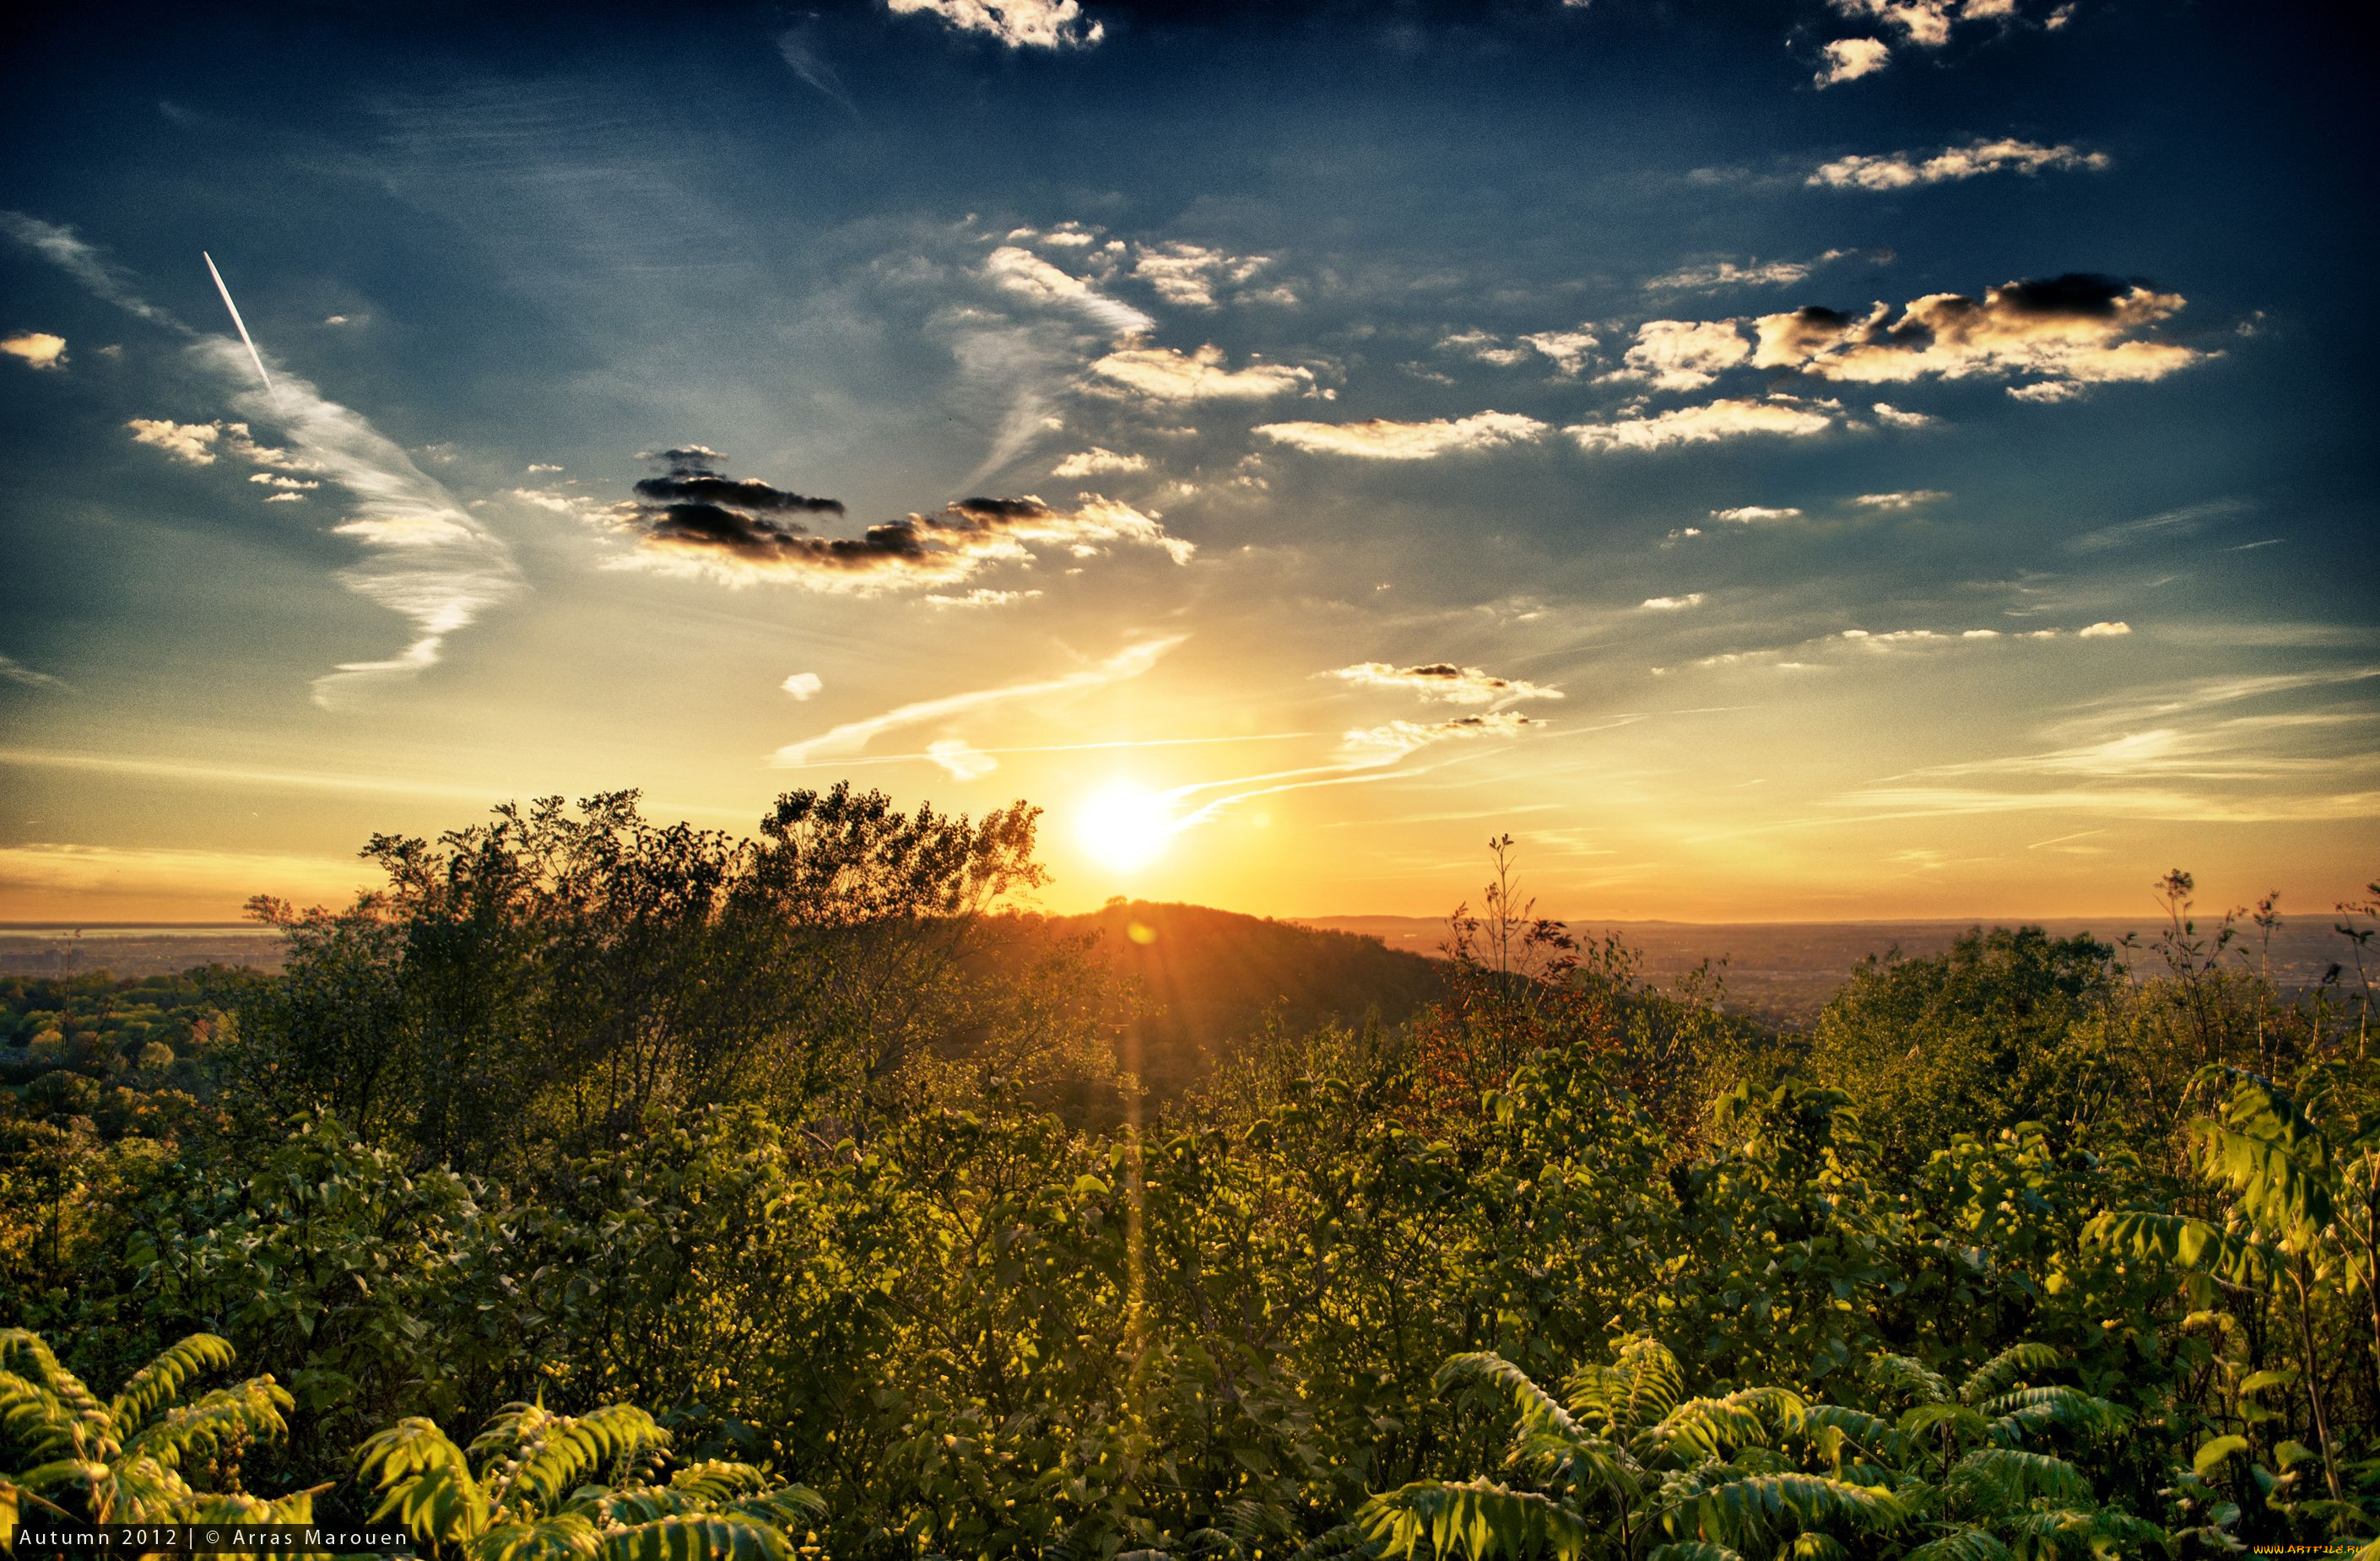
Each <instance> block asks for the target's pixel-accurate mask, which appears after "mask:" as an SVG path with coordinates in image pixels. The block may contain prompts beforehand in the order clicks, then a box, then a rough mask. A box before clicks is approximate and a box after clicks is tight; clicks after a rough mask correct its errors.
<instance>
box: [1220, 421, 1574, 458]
mask: <svg viewBox="0 0 2380 1561" xmlns="http://www.w3.org/2000/svg"><path fill="white" fill-rule="evenodd" d="M1254 431H1255V432H1257V433H1260V434H1262V435H1264V436H1265V437H1266V438H1267V439H1269V440H1272V441H1274V442H1277V443H1281V444H1286V445H1289V446H1290V447H1291V448H1293V449H1296V450H1307V451H1312V452H1315V453H1316V454H1327V455H1354V456H1357V457H1359V458H1361V459H1364V460H1371V461H1427V460H1432V459H1435V458H1436V457H1438V456H1440V455H1453V454H1466V453H1468V452H1471V451H1476V450H1495V449H1500V448H1501V447H1503V446H1505V445H1508V444H1517V443H1522V442H1527V441H1529V440H1534V439H1537V438H1540V437H1542V436H1543V435H1544V434H1545V432H1546V425H1545V424H1543V423H1541V422H1539V421H1537V420H1536V418H1535V417H1522V416H1520V415H1519V414H1517V413H1512V412H1477V413H1474V414H1473V415H1472V416H1470V417H1454V418H1446V417H1440V418H1438V419H1437V420H1436V421H1434V422H1427V423H1397V422H1390V421H1389V420H1388V419H1386V418H1384V417H1372V418H1368V419H1366V420H1365V421H1363V422H1360V423H1259V424H1257V427H1256V429H1255V430H1254Z"/></svg>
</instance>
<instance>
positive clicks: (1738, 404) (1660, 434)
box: [1562, 396, 1834, 451]
mask: <svg viewBox="0 0 2380 1561" xmlns="http://www.w3.org/2000/svg"><path fill="white" fill-rule="evenodd" d="M1833 426H1834V417H1833V415H1832V413H1831V412H1830V411H1828V410H1826V409H1824V408H1822V407H1821V406H1820V405H1817V404H1814V403H1810V402H1804V401H1799V400H1796V399H1794V398H1792V397H1790V396H1789V397H1785V398H1782V399H1777V398H1772V399H1770V400H1767V401H1747V400H1738V399H1729V400H1720V401H1713V402H1709V403H1706V404H1705V405H1701V406H1680V407H1677V408H1675V409H1673V410H1671V411H1668V412H1664V413H1662V414H1661V415H1660V416H1658V417H1623V418H1621V419H1619V420H1617V421H1614V422H1609V423H1573V424H1572V425H1571V426H1570V427H1569V428H1566V429H1564V430H1562V432H1564V433H1566V434H1568V435H1570V436H1571V438H1573V439H1574V440H1576V441H1577V442H1578V445H1579V448H1580V449H1582V450H1589V451H1595V450H1658V449H1661V448H1663V447H1664V446H1667V445H1672V444H1707V443H1710V442H1714V441H1717V440H1722V439H1742V438H1745V437H1747V436H1750V435H1754V434H1773V435H1779V436H1781V437H1785V438H1806V437H1808V436H1809V435H1811V434H1817V433H1824V432H1826V431H1827V430H1828V429H1830V428H1832V427H1833Z"/></svg>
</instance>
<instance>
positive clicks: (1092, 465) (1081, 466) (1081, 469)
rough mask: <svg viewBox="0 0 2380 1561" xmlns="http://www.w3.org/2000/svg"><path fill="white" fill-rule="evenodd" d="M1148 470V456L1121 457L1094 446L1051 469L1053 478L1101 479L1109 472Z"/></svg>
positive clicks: (1076, 453) (1077, 452)
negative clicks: (1100, 477)
mask: <svg viewBox="0 0 2380 1561" xmlns="http://www.w3.org/2000/svg"><path fill="white" fill-rule="evenodd" d="M1147 469H1148V457H1147V456H1146V455H1119V454H1116V453H1115V452H1114V451H1112V450H1108V449H1104V448H1102V447H1100V446H1099V445H1096V444H1094V445H1092V446H1091V447H1090V448H1089V449H1088V450H1078V451H1076V452H1075V454H1071V455H1069V456H1067V457H1066V458H1065V459H1064V460H1062V461H1060V462H1059V463H1058V464H1057V465H1056V466H1052V467H1050V475H1051V476H1052V477H1099V476H1101V475H1103V474H1105V473H1108V472H1145V471H1147Z"/></svg>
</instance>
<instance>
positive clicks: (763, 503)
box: [636, 446, 843, 514]
mask: <svg viewBox="0 0 2380 1561" xmlns="http://www.w3.org/2000/svg"><path fill="white" fill-rule="evenodd" d="M647 458H648V459H651V457H650V456H649V457H647ZM661 459H662V460H664V461H666V462H667V463H668V464H669V469H668V471H666V472H665V473H663V474H662V475H661V476H659V477H649V478H644V479H642V480H641V481H639V482H638V483H637V490H636V491H637V498H638V499H639V500H641V501H643V502H645V503H647V504H652V505H659V506H662V507H670V506H674V505H689V506H691V505H704V506H712V507H717V508H720V509H728V510H736V511H741V512H743V513H745V514H843V501H842V500H840V499H813V498H809V497H807V496H806V495H803V494H800V493H793V492H788V491H787V490H784V489H782V488H774V487H771V486H770V485H769V484H768V483H765V482H762V481H761V480H759V478H748V477H747V478H733V477H728V476H725V475H724V474H722V472H721V471H720V470H719V469H718V467H719V465H720V463H722V462H723V461H725V460H726V457H725V456H724V455H722V454H720V453H719V452H718V451H716V450H707V449H703V448H701V447H699V446H696V447H693V448H690V449H685V450H665V451H663V452H662V455H661Z"/></svg>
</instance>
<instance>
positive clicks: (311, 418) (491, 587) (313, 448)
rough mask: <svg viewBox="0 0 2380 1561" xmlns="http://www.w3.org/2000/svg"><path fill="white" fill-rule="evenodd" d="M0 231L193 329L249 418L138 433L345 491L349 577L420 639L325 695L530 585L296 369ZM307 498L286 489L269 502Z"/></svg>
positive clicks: (14, 232) (136, 430)
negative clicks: (262, 435) (273, 365)
mask: <svg viewBox="0 0 2380 1561" xmlns="http://www.w3.org/2000/svg"><path fill="white" fill-rule="evenodd" d="M0 230H5V231H6V232H7V233H8V235H9V236H12V237H13V238H15V239H16V240H17V241H18V243H19V244H22V245H24V246H25V247H26V248H29V249H30V250H32V251H33V252H34V253H36V254H38V255H41V256H42V257H43V258H45V259H47V260H50V261H52V262H53V263H54V264H55V265H57V266H59V267H60V268H61V269H63V270H64V271H66V272H67V274H69V275H70V276H73V277H74V278H75V279H76V280H77V281H79V282H80V283H81V284H83V286H84V287H85V288H87V289H88V290H89V291H91V293H93V294H94V295H96V296H99V297H101V298H103V299H104V300H106V301H107V302H109V303H113V304H115V305H116V306H117V307H118V308H120V309H125V310H126V311H128V313H130V314H132V315H134V316H136V317H137V318H139V319H141V320H145V321H149V322H150V323H152V324H154V325H158V326H160V327H162V328H164V329H165V330H167V331H170V332H172V333H174V334H176V335H177V336H179V337H181V338H183V339H184V340H185V341H186V342H188V351H189V354H190V358H191V360H192V361H193V362H194V363H196V364H197V365H198V366H199V368H200V371H201V372H202V373H204V374H205V375H206V376H207V377H208V378H209V379H211V380H212V381H214V382H215V383H216V384H218V385H220V386H223V387H225V390H226V392H227V394H228V399H229V400H230V402H231V403H232V405H233V407H234V408H235V410H237V412H239V413H240V414H241V417H240V418H239V419H238V420H236V421H234V420H225V421H222V422H217V423H200V424H187V423H185V424H177V423H174V422H172V421H171V420H169V419H136V420H135V422H134V423H133V425H132V427H133V434H134V438H135V439H136V440H140V442H144V443H151V444H153V445H155V446H156V447H157V448H159V449H162V450H164V451H166V452H167V453H168V454H172V455H174V456H175V457H176V458H177V459H180V460H185V461H188V462H189V463H190V464H191V465H194V466H205V465H209V464H211V463H212V461H213V459H214V450H215V449H216V448H218V447H220V448H222V449H224V450H225V451H226V452H227V453H229V454H234V455H237V456H239V457H240V458H242V459H246V460H249V461H252V462H255V463H256V464H258V465H260V466H265V467H268V468H273V469H280V470H285V471H294V472H303V473H306V474H309V476H310V477H315V478H322V479H324V480H327V481H330V482H332V483H335V484H336V485H337V486H339V487H340V488H342V489H344V490H346V494H347V498H348V504H347V514H346V516H345V518H343V519H342V520H341V521H340V522H339V523H338V524H337V525H336V526H333V527H332V528H331V529H332V530H333V531H334V533H335V534H337V535H339V536H343V537H346V538H350V539H352V540H353V541H355V542H356V543H357V544H358V545H359V546H360V547H362V548H363V549H364V550H365V554H366V556H365V558H364V560H363V562H361V563H357V564H354V565H351V566H350V567H348V568H346V569H342V570H340V571H339V573H338V579H339V582H340V584H342V585H344V586H346V587H347V588H348V589H349V590H351V591H353V592H355V593H356V594H357V595H358V596H361V597H363V598H364V599H367V600H370V601H372V602H375V603H377V604H379V605H380V606H382V607H384V608H386V609H388V610H389V611H392V612H394V613H395V614H397V615H398V616H399V617H401V618H404V619H406V620H407V621H408V622H409V623H411V624H412V626H413V638H412V639H411V640H410V641H408V642H407V644H406V646H405V647H403V648H402V649H400V650H399V651H398V652H397V653H396V654H395V655H394V656H391V657H388V658H385V659H381V660H371V661H346V662H342V663H340V665H339V666H338V667H337V668H336V669H335V670H334V671H333V672H327V673H325V674H323V675H322V676H321V677H319V678H316V679H315V680H314V683H313V696H314V701H315V703H316V704H319V705H324V706H328V705H331V704H333V703H334V702H336V700H337V699H338V698H339V697H340V696H342V695H343V694H345V693H346V691H347V690H349V689H350V688H351V687H352V686H353V685H354V684H357V683H358V682H359V681H363V680H367V679H371V678H377V677H383V676H387V675H391V674H401V673H410V672H420V671H421V670H423V669H424V668H427V667H430V666H433V665H435V664H436V663H437V661H438V659H439V655H440V652H441V650H442V649H443V647H444V645H445V643H446V641H447V639H448V638H449V637H450V636H451V635H455V633H457V632H459V631H460V630H462V629H465V628H468V626H470V624H471V623H474V622H476V621H477V620H478V619H479V617H480V615H481V614H482V613H484V612H486V611H489V610H490V609H491V608H493V607H495V606H497V605H498V604H500V603H502V602H504V601H506V600H509V599H512V598H513V597H515V596H517V595H518V594H519V593H520V592H521V591H522V590H523V589H524V588H525V585H524V582H523V580H522V578H521V574H520V570H519V567H518V566H517V565H516V563H514V562H513V556H512V551H511V549H509V548H508V547H506V546H505V545H504V541H503V540H502V539H501V538H498V537H497V536H496V535H495V534H494V533H493V532H492V531H490V530H489V529H487V527H486V526H482V525H481V524H480V522H479V521H478V520H477V519H475V518H473V516H472V515H471V513H470V512H469V510H468V509H467V508H466V507H465V506H464V505H463V504H462V503H461V502H458V501H457V500H456V499H455V496H454V495H453V494H452V493H450V492H448V491H447V490H446V488H445V486H444V485H443V483H440V482H439V481H437V480H436V479H435V478H431V477H430V476H429V475H428V474H426V473H424V472H423V471H422V470H421V468H420V467H419V466H416V465H415V464H414V461H413V458H412V457H411V456H410V455H407V454H406V453H405V451H404V449H403V448H402V447H401V446H399V445H398V444H397V443H396V442H395V441H394V440H392V439H390V438H388V437H387V436H386V435H385V434H383V433H382V432H381V431H380V430H379V429H377V428H375V427H374V426H373V425H372V423H371V422H370V419H369V418H367V417H364V416H363V415H362V414H360V413H358V412H357V411H355V410H354V409H353V408H351V407H347V406H345V405H341V404H340V403H338V402H335V401H333V400H331V399H330V398H329V397H328V396H325V395H324V394H322V392H321V391H320V390H319V389H317V388H316V387H315V386H314V385H313V384H312V383H310V381H306V380H304V379H301V378H299V377H297V376H296V375H293V374H291V373H290V372H289V371H288V370H287V369H283V370H282V372H281V375H280V376H279V377H278V378H277V379H276V380H275V381H274V384H275V385H276V386H277V391H276V393H273V394H271V395H267V394H264V393H261V392H259V391H257V390H256V389H255V388H254V386H253V380H254V373H253V367H254V364H255V363H256V362H259V361H261V355H258V354H257V353H256V351H255V349H253V348H251V347H250V346H249V345H246V344H244V343H243V342H240V341H236V340H234V339H232V338H230V337H226V336H219V335H211V334H207V333H201V332H198V331H194V330H192V329H191V328H190V327H189V326H188V325H186V324H184V323H183V322H182V321H180V320H178V319H176V317H175V316H174V315H173V314H172V313H171V312H170V311H168V310H165V309H160V308H158V307H157V306H155V305H153V304H152V303H150V302H149V301H148V300H147V299H145V298H143V297H142V296H140V294H139V293H138V292H137V291H135V290H134V288H133V286H132V280H131V278H130V276H129V274H128V272H125V271H124V270H123V269H122V268H121V267H119V266H116V265H115V263H114V262H112V261H110V260H107V259H106V258H105V257H104V256H103V255H102V254H101V253H100V252H99V251H98V250H97V249H96V248H93V247H92V246H91V245H90V244H88V243H86V242H84V241H83V240H82V239H81V238H80V237H79V236H76V235H75V233H74V232H73V230H71V229H69V228H64V227H59V226H57V225H55V224H49V223H43V222H41V221H39V220H37V219H34V218H30V217H27V216H24V215H22V214H20V213H18V212H0ZM252 426H269V427H272V428H273V429H276V430H278V431H279V435H280V437H281V438H282V439H283V440H284V441H285V442H286V445H287V448H286V449H282V448H278V447H274V446H269V445H265V444H263V443H261V442H259V441H257V440H255V439H253V438H252V437H251V436H250V434H249V429H250V428H251V427H252ZM200 430H212V431H207V432H201V431H200ZM296 497H297V494H295V493H294V492H284V493H277V494H275V495H273V500H269V501H268V502H273V501H281V502H286V501H288V500H291V499H294V498H296Z"/></svg>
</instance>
